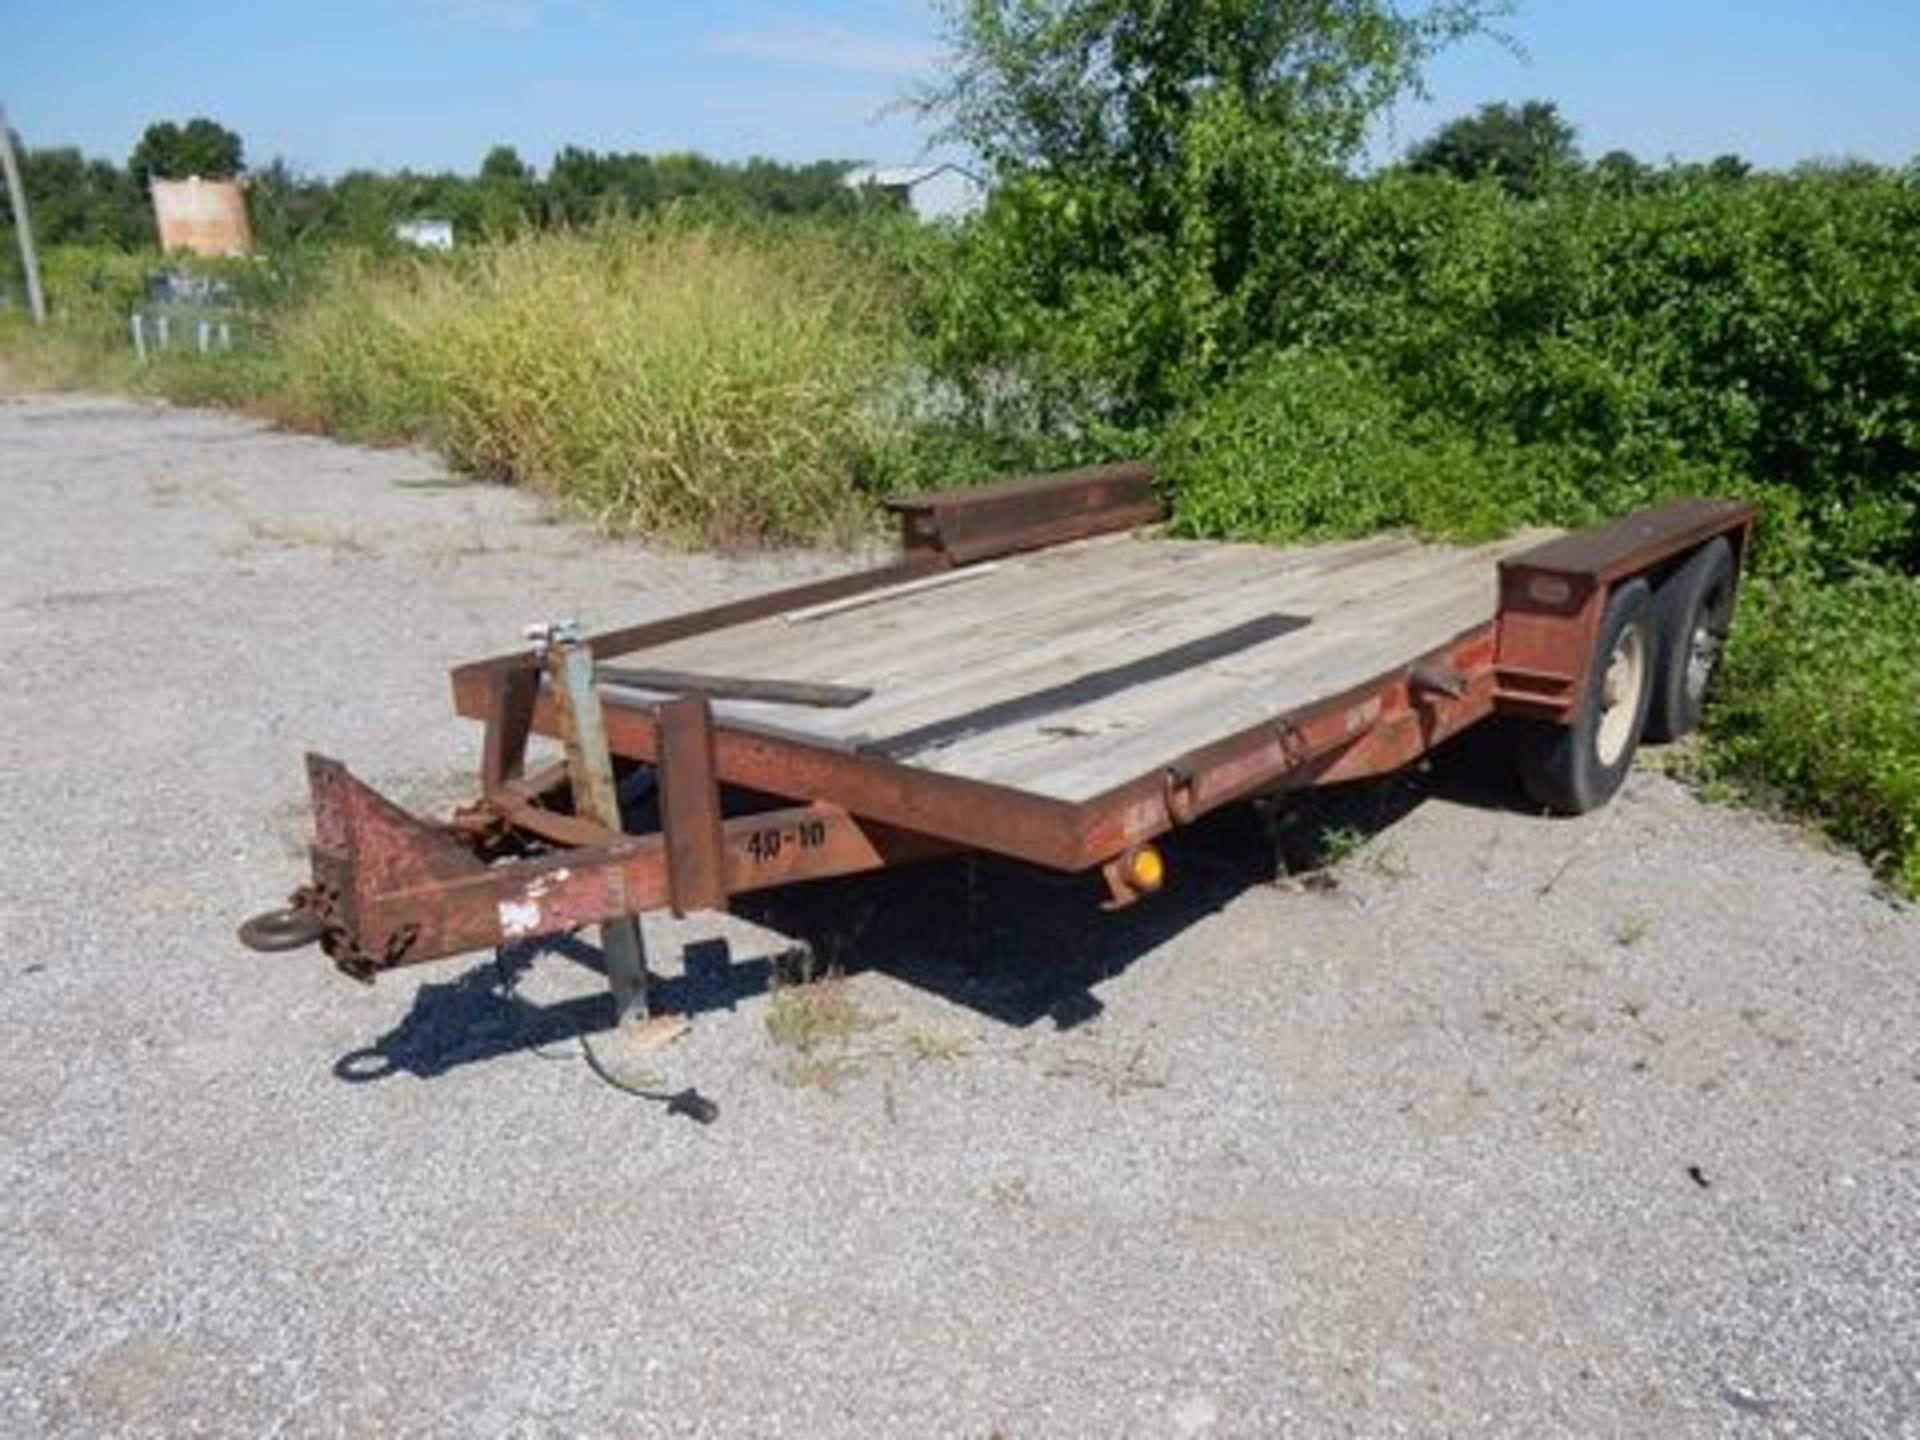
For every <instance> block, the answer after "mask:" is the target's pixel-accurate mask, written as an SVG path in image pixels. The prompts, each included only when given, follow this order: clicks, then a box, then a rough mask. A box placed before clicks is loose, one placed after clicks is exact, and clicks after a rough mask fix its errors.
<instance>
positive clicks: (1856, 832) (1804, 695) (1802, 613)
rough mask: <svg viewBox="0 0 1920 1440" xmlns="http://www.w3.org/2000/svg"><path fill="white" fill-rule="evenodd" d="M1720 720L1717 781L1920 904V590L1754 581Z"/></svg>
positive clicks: (1908, 584)
mask: <svg viewBox="0 0 1920 1440" xmlns="http://www.w3.org/2000/svg"><path fill="white" fill-rule="evenodd" d="M1711 721H1712V723H1711V726H1710V728H1709V736H1710V742H1711V743H1710V745H1709V747H1708V750H1707V762H1708V765H1709V767H1710V768H1711V770H1712V771H1713V772H1714V773H1716V774H1718V775H1719V776H1721V777H1722V778H1725V779H1728V780H1731V781H1733V782H1734V783H1736V784H1738V785H1741V786H1743V787H1746V788H1748V789H1751V790H1755V791H1758V792H1760V793H1761V794H1762V795H1765V796H1771V797H1777V798H1778V799H1780V800H1782V801H1784V802H1786V803H1787V804H1788V805H1789V806H1790V807H1792V808H1793V809H1795V810H1798V811H1800V812H1802V813H1805V814H1809V815H1812V816H1814V817H1816V818H1818V819H1820V820H1821V821H1823V822H1824V823H1825V824H1826V825H1827V826H1828V827H1829V829H1831V830H1832V832H1833V833H1834V834H1835V835H1836V836H1838V837H1840V838H1841V839H1843V840H1845V841H1847V842H1848V843H1850V844H1853V845H1856V846H1858V847H1859V848H1860V849H1861V850H1862V851H1863V852H1865V854H1866V855H1867V856H1868V857H1869V858H1870V859H1872V860H1873V861H1874V862H1875V863H1876V864H1877V866H1878V867H1879V868H1880V869H1881V871H1882V872H1883V873H1884V874H1886V875H1888V876H1889V877H1890V878H1891V879H1892V880H1893V881H1894V882H1895V883H1896V884H1898V885H1899V886H1901V888H1903V889H1904V890H1906V891H1907V893H1908V894H1913V895H1920V579H1916V578H1914V577H1911V576H1895V575H1887V574H1867V575H1861V576H1855V577H1852V578H1849V579H1845V580H1840V581H1834V582H1829V583H1826V584H1819V583H1816V582H1814V581H1812V580H1811V579H1809V578H1807V577H1805V576H1787V577H1780V578H1767V577H1760V578H1758V579H1753V580H1749V582H1748V583H1747V584H1746V586H1745V587H1744V593H1743V595H1742V598H1741V615H1740V618H1739V622H1738V624H1737V626H1736V628H1735V634H1734V643H1733V644H1732V645H1731V646H1730V647H1729V650H1728V654H1727V664H1726V669H1725V672H1724V673H1723V675H1722V677H1721V685H1720V689H1719V694H1718V698H1717V701H1716V703H1715V705H1714V708H1713V712H1712V715H1711Z"/></svg>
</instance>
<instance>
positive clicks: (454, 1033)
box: [333, 726, 1528, 1083]
mask: <svg viewBox="0 0 1920 1440" xmlns="http://www.w3.org/2000/svg"><path fill="white" fill-rule="evenodd" d="M1494 729H1495V727H1493V726H1481V727H1477V728H1476V730H1474V731H1470V732H1469V733H1468V734H1467V735H1464V736H1462V737H1460V738H1459V739H1457V740H1455V741H1453V742H1450V743H1449V744H1447V745H1444V746H1441V747H1440V748H1438V749H1436V750H1435V751H1433V752H1432V753H1431V754H1430V755H1429V756H1428V757H1427V758H1426V759H1425V760H1424V761H1423V762H1421V763H1420V764H1418V765H1417V766H1414V767H1412V768H1410V769H1408V770H1405V771H1401V772H1399V773H1397V774H1394V775H1390V776H1386V777H1383V778H1381V779H1378V780H1370V781H1361V782H1357V783H1354V784H1349V785H1343V786H1337V787H1330V788H1326V789H1318V790H1310V791H1304V792H1301V793H1299V794H1296V795H1292V796H1288V797H1285V798H1284V799H1283V801H1282V802H1280V803H1278V804H1275V805H1272V806H1262V805H1235V806H1231V807H1228V808H1227V809H1225V810H1222V811H1219V812H1216V813H1215V814H1213V815H1210V816H1207V817H1205V818H1204V819H1202V820H1201V821H1200V822H1199V823H1198V824H1196V825H1193V826H1191V827H1189V828H1188V829H1185V830H1182V831H1179V832H1176V833H1174V834H1172V835H1169V836H1168V837H1166V838H1165V839H1164V840H1163V841H1162V842H1161V845H1162V849H1163V851H1164V852H1165V855H1166V859H1167V871H1168V874H1169V875H1170V876H1171V877H1172V883H1170V884H1169V886H1168V888H1167V890H1166V891H1165V892H1164V893H1162V894H1160V895H1157V896H1154V897H1152V898H1150V899H1148V900H1146V901H1143V902H1141V903H1140V904H1137V905H1135V906H1133V907H1131V908H1129V909H1127V910H1122V911H1118V912H1111V913H1108V912H1103V911H1102V910H1101V909H1100V908H1099V904H1100V901H1101V899H1102V898H1103V896H1104V888H1103V886H1102V885H1101V884H1100V882H1099V881H1098V879H1097V877H1087V876H1064V877H1063V876H1056V875H1052V874H1049V873H1046V872H1041V871H1036V870H1033V869H1030V868H1028V867H1024V866H1021V865H1017V864H1014V863H1012V862H1008V861H1003V860H999V859H996V858H994V857H990V856H955V857H948V858H944V859H940V860H930V861H926V862H923V863H921V864H918V865H912V866H906V867H903V868H901V869H898V870H892V871H884V872H881V873H879V874H874V875H864V876H854V877H849V878H846V879H842V880H831V881H824V882H820V883H817V884H812V885H804V886H795V887H792V888H790V889H786V890H779V891H770V892H767V893H765V894H761V895H748V896H741V897H739V898H738V899H737V900H736V901H735V904H734V910H735V912H736V913H737V914H739V915H740V916H741V917H742V918H744V919H747V920H749V921H751V922H753V923H755V924H757V925H759V926H762V927H765V928H766V929H768V930H771V931H774V932H777V933H778V934H780V935H784V936H789V937H791V938H792V940H793V942H794V949H793V950H792V951H791V952H788V953H786V954H774V955H769V956H758V957H753V958H749V959H744V960H743V959H737V958H735V957H734V956H733V955H732V954H731V952H730V950H729V947H728V945H727V942H726V941H724V940H705V941H700V942H697V943H695V944H693V945H690V946H689V947H688V948H687V950H686V952H685V954H684V956H683V957H682V964H681V966H680V967H679V968H678V970H677V972H675V971H673V970H672V967H660V966H659V962H660V960H661V958H662V957H659V956H656V957H654V961H655V965H656V967H657V968H667V969H668V970H669V973H667V974H663V975H660V976H659V977H658V978H657V979H656V980H655V982H654V985H653V1000H654V1003H655V1005H656V1007H657V1008H659V1009H661V1010H667V1011H674V1012H678V1013H681V1014H685V1015H688V1016H694V1017H697V1016H700V1015H704V1014H712V1013H715V1012H718V1011H730V1010H734V1009H736V1008H737V1007H738V1006H739V1005H740V1004H741V1002H743V1001H748V1000H751V999H753V998H754V997H757V996H760V995H764V994H765V993H767V992H768V991H769V990H770V989H772V988H773V987H774V986H775V985H777V984H779V983H781V982H782V981H783V980H794V979H800V978H805V977H806V976H810V975H822V974H848V975H851V974H857V973H859V972H861V971H877V972H880V973H883V974H887V975H890V976H892V977H894V978H895V979H898V980H900V981H902V982H903V983H905V984H907V985H910V986H912V987H914V988H916V989H920V990H924V991H928V992H930V993H933V994H936V995H939V996H941V997H943V998H945V999H947V1000H949V1001H951V1002H953V1003H955V1004H958V1005H961V1006H964V1007H966V1008H968V1009H970V1010H973V1011H975V1012H976V1013H978V1014H980V1015H983V1016H985V1017H987V1018H989V1019H991V1020H993V1021H996V1022H998V1023H1000V1024H1003V1025H1007V1026H1010V1027H1014V1028H1018V1029H1025V1028H1027V1027H1029V1026H1033V1025H1036V1024H1040V1023H1043V1022H1044V1023H1048V1024H1051V1025H1052V1026H1053V1027H1054V1028H1056V1029H1060V1030H1068V1029H1072V1028H1074V1027H1075V1026H1078V1025H1081V1024H1084V1023H1086V1022H1087V1021H1089V1020H1091V1019H1093V1018H1095V1017H1096V1016H1098V1015H1099V1014H1100V1013H1101V1012H1102V1010H1103V1009H1104V1008H1105V1007H1104V1005H1103V1002H1102V1001H1101V999H1100V997H1099V994H1098V991H1099V989H1100V987H1101V986H1102V985H1104V984H1105V983H1106V982H1108V981H1110V980H1112V979H1113V978H1114V977H1116V976H1118V975H1120V974H1122V973H1123V972H1125V971H1126V970H1127V969H1128V968H1129V967H1130V966H1131V965H1133V964H1134V963H1135V962H1136V961H1138V960H1140V959H1142V958H1143V957H1145V956H1147V955H1150V954H1151V953H1153V952H1154V951H1155V950H1157V949H1158V948H1159V947H1160V946H1161V945H1162V944H1164V943H1165V942H1166V941H1168V940H1169V939H1171V938H1172V937H1173V936H1175V935H1177V934H1179V933H1180V932H1181V931H1183V930H1185V929H1187V928H1188V927H1190V926H1192V925H1193V924H1195V923H1197V922H1198V921H1200V920H1201V919H1203V918H1204V917H1205V916H1207V915H1209V914H1211V913H1213V912H1214V911H1216V910H1219V909H1221V908H1222V907H1224V906H1225V905H1227V904H1228V903H1229V902H1231V901H1232V900H1233V899H1234V898H1235V897H1236V896H1238V895H1240V894H1241V893H1243V892H1244V891H1246V890H1247V889H1249V888H1250V887H1252V886H1256V885H1263V884H1269V883H1272V882H1273V881H1275V880H1276V878H1285V877H1292V878H1293V879H1294V880H1296V881H1298V882H1299V883H1301V884H1302V885H1303V886H1304V887H1305V888H1321V887H1324V886H1327V885H1331V884H1335V883H1337V880H1335V879H1334V878H1333V875H1334V873H1335V867H1336V863H1337V861H1338V859H1339V858H1340V855H1341V854H1342V853H1344V852H1346V851H1348V850H1350V849H1351V848H1353V847H1355V846H1357V845H1359V844H1362V843H1364V842H1365V841H1366V840H1368V839H1370V838H1371V837H1373V836H1375V835H1378V834H1380V833H1381V832H1382V831H1385V830H1388V829H1390V828H1391V827H1392V826H1393V825H1394V824H1395V823H1396V822H1397V821H1399V820H1400V819H1402V818H1403V817H1405V816H1406V815H1407V814H1408V813H1410V812H1411V811H1412V810H1414V809H1416V808H1417V807H1418V806H1420V805H1421V804H1424V803H1425V802H1426V801H1427V800H1429V799H1435V798H1440V799H1446V800H1450V801H1453V802H1456V803H1459V804H1465V805H1470V806H1473V807H1475V808H1486V809H1504V810H1515V809H1520V810H1524V809H1527V808H1528V806H1527V804H1526V802H1525V800H1524V798H1523V797H1522V795H1521V793H1520V790H1519V787H1518V785H1517V784H1516V783H1515V782H1514V780H1513V778H1512V770H1511V765H1510V763H1509V761H1508V758H1507V757H1508V755H1509V753H1510V748H1509V746H1508V744H1507V743H1506V742H1505V741H1504V739H1503V737H1501V736H1499V735H1498V734H1496V733H1493V731H1494ZM1483 732H1485V733H1483ZM546 956H560V957H564V958H566V959H568V960H571V961H574V962H575V963H577V964H579V965H582V966H585V967H587V968H588V969H589V970H591V971H596V972H597V971H600V970H601V968H602V961H601V957H600V952H599V950H598V949H597V947H595V946H593V945H591V944H589V943H588V942H586V941H585V940H583V939H580V938H578V937H562V938H559V939H555V940H548V941H542V942H535V943H531V944H527V945H520V946H514V947H509V948H507V949H504V950H502V951H500V952H499V953H498V954H496V955H495V956H494V957H492V958H491V959H489V960H485V961H481V962H480V963H478V964H475V965H473V966H472V967H471V968H469V969H468V970H467V971H465V972H464V973H462V974H460V975H459V976H457V977H455V978H454V979H452V980H450V981H445V982H440V981H429V982H427V983H424V984H422V985H421V986H420V987H419V989H418V991H417V992H416V993H415V996H414V1000H413V1004H412V1006H411V1007H410V1008H409V1010H408V1011H407V1013H406V1014H405V1015H404V1016H402V1017H401V1019H400V1020H399V1021H398V1023H396V1024H395V1025H394V1027H393V1028H392V1029H391V1030H389V1031H387V1033H385V1034H384V1035H381V1036H379V1037H378V1038H376V1039H375V1040H373V1041H372V1042H371V1043H370V1044H368V1045H366V1046H364V1047H361V1048H359V1049H356V1050H354V1051H351V1052H349V1053H348V1054H345V1055H343V1056H341V1057H340V1058H339V1059H338V1060H337V1061H336V1062H335V1063H334V1066H333V1071H334V1074H335V1075H336V1076H337V1077H338V1078H339V1079H341V1080H344V1081H348V1082H351V1083H363V1082H367V1081H372V1080H380V1079H385V1078H388V1077H389V1076H392V1075H396V1074H408V1075H413V1076H415V1077H418V1078H423V1079H429V1078H432V1077H434V1076H438V1075H443V1074H445V1073H447V1072H448V1071H450V1070H454V1069H457V1068H459V1067H461V1066H464V1065H470V1064H475V1063H478V1062H480V1061H484V1060H490V1059H495V1058H498V1057H501V1056H505V1055H509V1054H515V1053H522V1052H529V1051H530V1052H533V1053H535V1054H543V1055H544V1054H547V1053H549V1052H552V1058H555V1059H560V1058H568V1059H571V1058H573V1057H574V1055H575V1054H576V1050H575V1047H574V1046H573V1045H572V1044H570V1043H569V1042H572V1041H575V1040H576V1039H578V1038H579V1037H581V1036H587V1035H592V1034H594V1033H596V1032H598V1031H601V1030H605V1029H609V1028H611V1027H612V1025H613V1022H614V1014H613V1006H612V1002H611V1000H610V999H609V997H608V996H607V995H606V993H605V992H604V990H601V989H598V988H596V989H595V990H594V992H593V993H590V994H582V995H576V996H571V997H568V998H564V999H560V1000H553V1001H547V1002H545V1003H539V1002H536V1001H534V1000H532V999H529V998H528V997H526V996H525V995H523V994H522V993H521V982H522V980H523V979H524V978H525V977H526V976H527V974H528V972H529V971H530V969H531V967H532V966H533V965H534V964H535V962H536V961H538V960H540V959H541V958H542V957H546Z"/></svg>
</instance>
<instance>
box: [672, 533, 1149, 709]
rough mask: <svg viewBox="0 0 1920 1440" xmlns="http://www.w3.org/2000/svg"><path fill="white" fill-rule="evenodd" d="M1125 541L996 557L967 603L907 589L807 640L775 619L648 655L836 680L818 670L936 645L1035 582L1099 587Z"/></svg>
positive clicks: (1024, 599) (815, 629)
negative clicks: (782, 664)
mask: <svg viewBox="0 0 1920 1440" xmlns="http://www.w3.org/2000/svg"><path fill="white" fill-rule="evenodd" d="M1127 544H1128V538H1127V537H1124V536H1115V537H1102V538H1100V539H1096V540H1088V541H1083V542H1080V543H1079V544H1076V545H1073V546H1067V547H1063V548H1062V549H1060V550H1049V551H1041V552H1040V553H1038V554H1035V555H1032V556H1023V557H1021V558H1020V559H1019V560H1018V561H1015V562H998V563H996V565H995V567H994V569H993V570H992V571H991V572H989V578H988V579H987V580H986V581H985V582H984V583H982V584H981V585H979V586H969V587H966V588H967V590H968V592H969V593H968V594H967V596H966V603H965V605H960V604H958V603H957V599H958V597H957V596H955V595H949V594H943V593H941V592H939V591H935V592H933V593H932V594H914V593H908V594H906V595H901V596H897V598H895V599H894V600H893V601H891V602H890V603H888V604H885V605H882V606H878V607H874V608H870V609H867V610H863V611H856V612H853V613H851V614H847V615H845V616H832V617H828V620H827V621H826V622H822V623H820V624H818V625H817V626H809V627H808V633H807V634H806V636H805V638H804V643H803V642H802V641H800V640H798V639H797V638H796V637H795V636H794V634H793V633H792V630H791V628H790V627H787V626H785V625H784V624H782V623H781V622H780V621H779V620H778V619H777V618H776V619H772V620H762V621H759V622H756V623H754V624H751V625H743V626H740V627H738V628H736V629H733V630H729V631H725V632H718V633H714V634H711V635H702V636H692V637H689V638H687V639H684V640H680V641H676V642H674V643H673V644H670V645H663V646H661V647H659V649H658V650H657V651H655V652H653V653H651V654H650V655H649V656H648V659H649V660H650V661H657V662H658V663H660V664H673V665H686V666H687V667H689V668H696V667H701V666H704V667H707V668H716V669H726V668H749V669H750V668H752V667H754V666H755V665H756V664H759V663H762V662H763V661H764V659H765V657H766V655H767V654H768V653H769V652H770V651H777V652H778V653H780V654H781V655H782V657H783V658H784V657H785V656H786V655H788V654H791V655H793V657H794V658H795V660H796V662H799V663H804V664H806V665H808V666H809V667H810V668H808V669H806V670H804V671H801V672H799V673H802V674H804V675H806V677H807V678H809V679H822V680H825V679H831V678H834V677H833V676H830V675H828V674H826V673H825V672H824V671H822V670H821V669H820V668H819V667H820V665H821V664H823V663H830V662H831V661H833V660H834V659H836V658H838V657H840V656H842V655H843V654H851V653H854V652H856V651H857V650H858V649H860V648H862V647H866V646H871V645H875V644H888V643H893V641H894V640H895V639H896V638H897V637H899V636H902V635H907V634H912V635H918V636H922V637H924V638H926V639H927V640H929V641H936V642H937V641H938V640H939V638H940V637H941V636H942V634H943V633H944V632H947V631H950V630H954V629H963V628H965V627H966V625H967V624H969V623H970V620H969V617H971V616H973V615H976V614H979V615H992V614H995V613H997V612H998V611H999V610H1002V609H1005V608H1008V607H1019V606H1021V605H1025V604H1030V603H1031V599H1032V595H1031V585H1032V584H1033V583H1050V582H1051V581H1052V579H1053V577H1055V576H1056V575H1064V576H1067V577H1070V581H1077V582H1078V583H1080V584H1084V585H1087V586H1090V587H1092V588H1094V589H1098V588H1099V586H1100V584H1101V580H1100V577H1101V576H1102V575H1108V574H1114V575H1117V574H1120V573H1124V567H1125V564H1126V561H1125V560H1124V559H1123V558H1119V557H1118V556H1117V555H1110V554H1109V552H1119V551H1121V549H1122V547H1124V546H1126V545H1127ZM1029 567H1031V568H1029ZM950 573H954V574H959V573H966V572H959V571H955V572H950ZM1036 573H1038V574H1039V575H1041V576H1042V577H1043V580H1042V581H1039V582H1035V581H1032V580H1031V577H1032V576H1033V575H1034V574H1036ZM1015 577H1018V578H1015Z"/></svg>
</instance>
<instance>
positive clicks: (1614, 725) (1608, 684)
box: [1593, 625, 1647, 767]
mask: <svg viewBox="0 0 1920 1440" xmlns="http://www.w3.org/2000/svg"><path fill="white" fill-rule="evenodd" d="M1646 688H1647V638H1646V631H1645V627H1644V626H1640V625H1629V626H1628V627H1627V628H1626V629H1625V630H1622V631H1621V632H1620V638H1619V639H1618V640H1616V641H1614V642H1613V653H1612V654H1611V655H1609V656H1608V657H1607V668H1606V672H1605V674H1603V675H1602V677H1601V680H1600V724H1599V725H1598V726H1597V727H1596V728H1595V730H1594V736H1593V748H1594V751H1595V753H1596V754H1598V756H1599V757H1600V763H1601V764H1602V765H1606V766H1609V767H1611V766H1613V765H1616V764H1618V763H1619V761H1620V757H1621V756H1622V755H1624V754H1626V753H1627V747H1628V746H1629V745H1631V744H1632V743H1633V735H1634V729H1635V727H1636V726H1637V725H1638V724H1639V722H1640V700H1641V697H1642V696H1643V695H1644V694H1645V693H1646Z"/></svg>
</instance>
